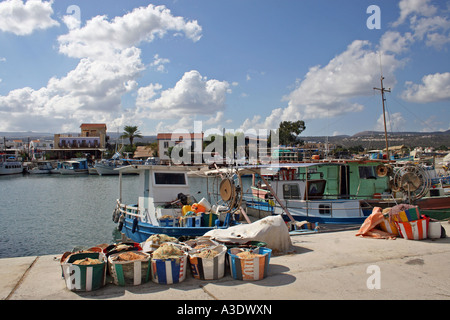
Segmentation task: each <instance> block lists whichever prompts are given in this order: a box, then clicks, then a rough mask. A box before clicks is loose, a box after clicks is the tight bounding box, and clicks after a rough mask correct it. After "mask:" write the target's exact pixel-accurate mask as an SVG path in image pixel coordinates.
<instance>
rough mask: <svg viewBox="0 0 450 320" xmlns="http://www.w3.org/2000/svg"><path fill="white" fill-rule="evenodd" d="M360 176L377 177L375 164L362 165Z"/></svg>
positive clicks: (365, 177)
mask: <svg viewBox="0 0 450 320" xmlns="http://www.w3.org/2000/svg"><path fill="white" fill-rule="evenodd" d="M359 177H360V178H361V179H376V177H377V176H376V173H375V167H374V166H361V167H359Z"/></svg>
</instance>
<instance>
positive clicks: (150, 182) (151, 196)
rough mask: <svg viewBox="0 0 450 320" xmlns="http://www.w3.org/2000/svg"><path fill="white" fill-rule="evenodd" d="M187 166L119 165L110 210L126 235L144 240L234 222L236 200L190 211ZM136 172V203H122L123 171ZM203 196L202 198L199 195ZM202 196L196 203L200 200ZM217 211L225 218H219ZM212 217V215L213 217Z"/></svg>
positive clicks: (196, 232) (191, 233) (191, 199)
mask: <svg viewBox="0 0 450 320" xmlns="http://www.w3.org/2000/svg"><path fill="white" fill-rule="evenodd" d="M188 171H189V168H188V167H184V166H159V165H132V166H127V167H122V168H119V169H118V172H119V199H118V200H117V204H116V208H115V210H114V213H113V221H114V222H116V223H118V225H119V227H118V229H119V230H120V231H121V232H122V234H123V235H124V236H125V238H127V239H131V240H133V241H135V242H143V241H146V240H147V239H148V238H149V237H150V236H151V235H153V234H166V235H168V236H171V237H176V238H179V237H189V236H201V235H204V234H205V233H206V232H208V231H209V230H212V229H214V228H219V229H220V228H228V227H229V226H230V225H233V224H235V222H234V220H233V216H234V212H236V211H237V210H239V205H240V204H239V205H237V202H236V203H235V205H231V206H224V205H221V206H212V209H211V211H210V212H209V213H206V211H205V213H204V214H202V215H201V216H200V215H198V214H197V215H195V216H194V215H192V216H191V215H189V211H188V212H186V207H189V206H190V205H191V204H192V205H193V204H196V203H197V200H196V199H195V198H194V197H193V196H192V193H191V190H190V185H189V178H188V174H187V173H188ZM126 173H138V174H139V181H140V186H141V188H140V190H141V191H140V194H138V195H136V196H137V198H138V199H137V204H131V205H127V204H125V203H122V175H123V174H126ZM202 200H204V199H202ZM202 200H200V201H199V203H202ZM220 215H224V216H225V219H224V220H223V221H221V219H219V217H220ZM213 217H214V219H213Z"/></svg>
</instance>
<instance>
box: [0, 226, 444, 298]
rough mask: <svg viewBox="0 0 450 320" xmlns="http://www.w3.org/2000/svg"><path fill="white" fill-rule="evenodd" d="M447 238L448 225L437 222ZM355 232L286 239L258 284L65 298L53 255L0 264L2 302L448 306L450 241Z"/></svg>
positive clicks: (116, 290) (109, 290)
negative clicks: (289, 246)
mask: <svg viewBox="0 0 450 320" xmlns="http://www.w3.org/2000/svg"><path fill="white" fill-rule="evenodd" d="M441 224H442V226H443V227H444V228H445V229H446V233H447V235H450V224H449V223H448V222H447V221H442V222H441ZM355 234H356V230H347V231H340V232H327V233H314V234H304V235H295V236H292V237H291V239H292V243H293V245H294V248H295V253H293V254H287V255H281V256H272V257H271V259H270V265H269V275H268V277H266V278H265V279H263V280H259V281H239V280H234V279H232V277H231V276H230V274H229V271H228V272H227V274H226V276H225V277H224V278H222V279H219V280H215V281H202V280H197V279H194V278H193V277H192V276H191V274H190V270H188V271H187V276H186V280H185V281H183V282H182V283H179V284H174V285H161V284H156V283H154V282H152V281H150V282H148V283H145V284H142V285H139V286H127V287H120V286H116V285H114V284H113V283H107V285H106V286H105V287H103V288H101V289H98V290H95V291H91V292H72V291H70V290H68V289H67V288H66V285H65V282H64V280H63V279H62V277H61V268H60V263H59V260H58V258H59V257H60V255H59V254H57V255H46V256H29V257H20V258H4V259H0V299H2V300H172V299H174V300H197V301H208V300H209V301H213V300H240V303H243V301H245V300H303V299H308V300H323V299H331V300H344V299H345V300H406V299H408V300H416V299H417V300H450V277H449V270H450V269H449V266H450V238H449V237H447V238H441V239H433V240H431V239H427V240H422V241H412V240H405V239H402V238H397V239H396V240H384V239H371V238H360V237H356V236H355Z"/></svg>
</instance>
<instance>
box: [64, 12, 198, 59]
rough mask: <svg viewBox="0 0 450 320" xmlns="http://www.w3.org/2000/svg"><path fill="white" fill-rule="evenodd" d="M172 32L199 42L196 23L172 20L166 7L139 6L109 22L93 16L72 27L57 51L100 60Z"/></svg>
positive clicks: (103, 17)
mask: <svg viewBox="0 0 450 320" xmlns="http://www.w3.org/2000/svg"><path fill="white" fill-rule="evenodd" d="M169 31H172V32H175V33H176V34H177V35H178V34H180V33H183V34H184V35H185V36H186V37H187V38H189V39H191V40H193V41H198V40H199V39H200V38H201V31H202V28H201V26H200V25H199V24H198V23H197V21H186V20H185V19H184V18H183V17H175V16H173V15H172V13H171V11H170V10H169V9H167V8H166V7H165V6H154V5H151V4H150V5H148V6H147V7H139V8H136V9H134V10H133V11H131V12H130V13H127V14H125V15H124V16H121V17H115V18H114V19H112V20H111V21H109V20H108V18H107V17H106V16H96V17H94V18H92V19H90V20H89V21H87V22H86V25H85V26H83V27H81V28H73V29H71V30H70V31H69V33H68V34H65V35H62V36H60V37H59V38H58V42H59V50H60V52H62V53H64V54H66V55H68V56H70V57H75V58H83V57H102V56H104V55H106V54H109V53H110V52H114V51H117V50H122V49H125V48H128V47H131V46H137V45H139V44H140V43H141V42H151V41H153V40H154V39H155V37H163V36H164V35H165V34H167V32H169Z"/></svg>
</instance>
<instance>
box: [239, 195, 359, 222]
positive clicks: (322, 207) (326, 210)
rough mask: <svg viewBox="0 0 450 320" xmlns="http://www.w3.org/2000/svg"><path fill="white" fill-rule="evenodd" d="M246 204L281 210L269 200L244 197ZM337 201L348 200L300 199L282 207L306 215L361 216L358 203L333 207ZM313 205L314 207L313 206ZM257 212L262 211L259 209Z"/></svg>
mask: <svg viewBox="0 0 450 320" xmlns="http://www.w3.org/2000/svg"><path fill="white" fill-rule="evenodd" d="M243 199H244V200H245V201H246V202H247V203H250V204H255V203H264V204H267V207H271V211H273V210H275V208H282V206H281V205H280V204H278V203H277V202H276V201H275V200H272V199H270V200H269V201H265V200H256V199H254V198H251V197H248V198H246V197H244V198H243ZM336 200H337V201H338V200H348V199H320V200H313V201H311V200H300V199H289V200H284V204H283V205H284V206H285V207H286V208H287V209H288V210H289V209H296V210H304V211H306V214H307V215H308V213H309V211H315V212H317V211H318V212H319V214H327V215H330V216H331V217H333V212H339V211H348V210H358V211H359V214H360V216H362V215H363V212H362V205H361V203H360V202H354V203H358V206H350V207H349V206H344V207H342V206H335V205H333V204H335V203H334V201H336ZM313 204H315V205H313ZM259 210H262V209H261V208H259Z"/></svg>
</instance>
